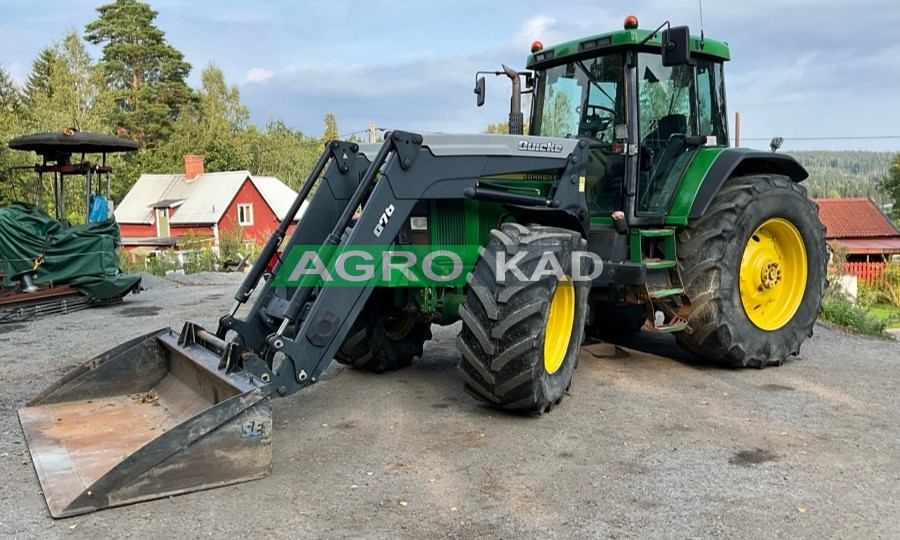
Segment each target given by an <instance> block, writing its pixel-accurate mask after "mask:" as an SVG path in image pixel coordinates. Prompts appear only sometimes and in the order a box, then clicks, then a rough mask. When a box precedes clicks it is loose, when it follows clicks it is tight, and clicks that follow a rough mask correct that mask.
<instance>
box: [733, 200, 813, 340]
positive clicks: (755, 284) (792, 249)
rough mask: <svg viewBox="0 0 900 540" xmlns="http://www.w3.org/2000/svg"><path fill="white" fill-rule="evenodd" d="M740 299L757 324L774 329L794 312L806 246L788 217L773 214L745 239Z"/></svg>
mask: <svg viewBox="0 0 900 540" xmlns="http://www.w3.org/2000/svg"><path fill="white" fill-rule="evenodd" d="M740 280H741V302H742V303H743V304H744V311H746V312H747V317H749V318H750V321H751V322H752V323H753V324H755V325H756V326H757V327H758V328H761V329H763V330H778V329H779V328H781V327H782V326H784V325H786V324H787V323H788V321H790V320H791V318H792V317H793V316H794V314H795V313H796V312H797V309H798V308H799V307H800V303H801V302H802V301H803V294H804V292H806V247H805V246H804V245H803V237H802V236H800V231H798V230H797V228H796V227H794V225H793V224H791V223H790V222H789V221H787V220H784V219H781V218H773V219H770V220H768V221H766V222H765V223H763V224H762V225H760V226H759V228H758V229H756V232H754V233H753V235H752V236H751V237H750V239H749V240H747V246H746V247H745V248H744V256H743V257H742V258H741V273H740Z"/></svg>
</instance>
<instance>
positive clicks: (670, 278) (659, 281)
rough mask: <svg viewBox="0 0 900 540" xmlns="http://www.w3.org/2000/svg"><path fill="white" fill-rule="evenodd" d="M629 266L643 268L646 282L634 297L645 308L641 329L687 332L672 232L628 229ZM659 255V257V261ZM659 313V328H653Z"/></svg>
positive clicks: (687, 302)
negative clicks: (661, 317)
mask: <svg viewBox="0 0 900 540" xmlns="http://www.w3.org/2000/svg"><path fill="white" fill-rule="evenodd" d="M629 241H630V243H631V245H630V247H631V260H632V262H636V263H640V264H643V265H644V267H645V268H646V269H647V280H646V282H645V283H644V284H643V285H641V286H640V290H639V293H638V297H639V299H640V300H642V301H643V302H644V305H645V306H646V307H647V320H646V321H645V323H644V327H645V328H647V329H650V330H655V331H657V332H666V333H671V332H681V331H682V330H685V329H686V328H687V318H688V315H690V310H691V304H690V300H689V299H688V297H687V295H685V294H684V284H683V282H682V281H681V274H680V272H679V271H678V258H677V254H676V250H675V229H674V228H671V227H667V228H660V229H637V228H634V229H631V231H630V238H629ZM660 252H661V255H662V257H659V255H660ZM658 311H659V312H662V314H663V322H662V324H656V313H657V312H658Z"/></svg>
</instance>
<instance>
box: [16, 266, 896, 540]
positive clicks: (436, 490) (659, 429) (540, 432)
mask: <svg viewBox="0 0 900 540" xmlns="http://www.w3.org/2000/svg"><path fill="white" fill-rule="evenodd" d="M239 280H240V276H239V275H233V274H232V275H228V274H201V275H193V276H178V277H176V278H173V279H162V278H156V277H153V276H148V277H147V278H146V279H145V285H146V286H147V287H148V290H146V291H144V292H142V293H141V294H140V295H138V296H129V297H127V298H126V299H125V301H124V302H123V303H121V304H119V305H116V306H111V307H106V308H95V309H90V310H86V311H82V312H78V313H76V314H72V315H65V316H56V317H48V318H45V319H40V320H36V321H31V322H27V323H18V324H6V325H0V351H2V354H0V362H2V367H3V369H2V372H0V408H2V412H3V414H2V416H0V478H2V479H3V482H2V485H3V486H4V488H3V490H2V491H0V537H9V538H48V537H49V538H55V537H73V538H97V537H100V538H126V537H137V538H147V537H156V536H158V535H159V534H174V535H177V537H179V538H199V537H222V536H224V535H227V536H229V537H249V536H263V535H265V536H269V537H278V538H280V537H288V536H291V537H296V536H300V537H304V536H315V537H327V538H343V537H352V538H356V537H366V538H398V537H399V538H421V537H429V538H431V537H450V538H510V537H525V538H585V537H613V538H648V537H665V538H713V537H716V538H718V537H737V538H778V537H782V538H816V539H818V538H900V493H898V491H900V426H898V419H900V414H898V413H900V400H898V394H897V388H898V382H900V370H898V367H900V345H898V344H897V343H896V342H888V341H878V340H872V339H868V338H862V337H857V336H853V335H850V334H847V333H844V332H842V331H840V330H836V329H834V328H832V327H830V326H824V325H819V326H817V328H816V335H815V336H814V337H813V338H812V339H811V340H809V341H808V342H807V343H806V344H805V345H804V347H803V349H802V351H801V353H802V355H801V357H799V358H797V359H793V360H791V361H789V362H787V363H785V365H784V366H783V367H781V368H769V369H766V370H762V371H758V370H733V369H721V368H718V367H714V366H710V365H707V364H706V363H704V362H703V361H701V360H699V359H696V358H694V357H692V356H690V355H688V354H686V353H684V352H683V351H681V350H680V349H678V348H677V347H676V346H675V345H674V343H673V341H672V339H671V337H669V336H655V335H648V334H646V333H644V334H642V335H641V336H638V337H636V338H631V339H629V340H626V341H622V342H619V343H617V344H607V343H600V344H595V345H590V346H587V347H584V348H583V350H582V353H581V357H580V364H579V368H578V370H577V371H576V373H575V381H574V384H573V386H572V390H571V396H569V397H567V398H566V399H565V400H563V402H562V404H561V405H560V406H559V407H557V408H556V409H554V411H553V412H552V413H551V414H549V415H545V416H543V417H541V418H523V417H520V416H513V415H509V414H504V413H501V412H498V411H495V410H493V409H490V408H487V407H483V406H481V405H479V404H478V403H477V402H475V401H474V400H473V399H472V398H471V397H469V396H468V395H467V394H465V393H464V392H463V391H462V384H461V382H460V381H459V378H458V377H457V376H456V373H455V365H456V362H457V358H458V356H457V352H456V350H455V347H454V344H453V338H454V336H455V332H456V330H457V329H456V328H455V327H449V328H443V329H441V328H435V339H434V340H433V341H432V342H430V343H429V344H428V345H427V346H426V354H425V358H424V359H422V360H419V361H417V362H416V363H414V364H413V366H412V367H411V368H409V369H406V370H403V371H400V372H396V373H389V374H385V375H380V376H377V375H371V374H366V373H359V372H355V371H351V370H344V369H342V368H341V367H339V366H332V367H331V368H329V370H328V371H327V372H326V375H325V376H324V377H323V378H322V380H321V382H320V383H318V384H316V385H315V386H313V387H311V388H309V389H307V390H305V391H303V392H300V393H298V394H296V395H293V396H290V397H287V398H284V399H279V400H276V402H275V410H274V420H275V428H276V429H275V433H274V441H273V449H274V466H273V473H272V475H271V476H270V477H268V478H266V479H264V480H260V481H256V482H250V483H246V484H241V485H236V486H230V487H225V488H221V489H216V490H210V491H205V492H199V493H192V494H188V495H183V496H179V497H174V498H169V499H163V500H158V501H151V502H147V503H143V504H137V505H132V506H127V507H122V508H113V509H109V510H104V511H101V512H97V513H94V514H90V515H85V516H77V517H74V518H69V519H62V520H54V519H52V518H51V517H50V516H49V513H48V512H47V508H46V504H45V502H44V499H43V497H42V495H41V493H40V486H39V485H38V481H37V477H36V475H35V473H34V469H33V467H32V465H31V462H30V459H29V454H28V453H27V450H26V446H25V443H24V440H23V436H22V432H21V428H20V427H19V424H18V419H17V415H16V410H17V409H18V408H20V407H21V406H23V405H24V404H25V402H26V401H27V400H28V399H30V398H31V397H33V396H34V395H35V394H37V393H38V392H39V391H40V390H41V389H43V388H44V387H45V386H47V385H49V384H50V383H51V382H53V381H54V380H55V379H57V378H58V377H60V376H61V375H62V374H63V373H65V372H66V371H67V370H68V369H70V368H72V367H74V366H76V365H78V364H80V363H81V362H83V361H85V360H87V359H88V358H90V357H91V356H93V355H96V354H98V353H99V352H102V351H103V350H106V349H107V348H109V347H112V346H113V345H115V344H117V343H118V342H120V341H124V340H125V339H127V338H130V337H133V336H136V335H139V334H142V333H145V332H147V331H151V330H154V329H157V328H160V327H164V326H173V327H175V328H180V326H181V324H182V322H183V321H184V320H193V321H196V322H199V323H201V324H203V325H205V326H207V327H213V326H214V325H215V321H216V319H217V318H218V316H219V315H220V314H221V313H222V312H224V311H225V310H227V309H228V307H230V305H231V303H232V300H231V295H232V293H233V291H234V289H235V288H236V287H237V285H238V283H239Z"/></svg>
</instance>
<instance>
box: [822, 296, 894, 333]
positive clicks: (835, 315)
mask: <svg viewBox="0 0 900 540" xmlns="http://www.w3.org/2000/svg"><path fill="white" fill-rule="evenodd" d="M819 316H820V317H821V318H822V319H824V320H826V321H829V322H832V323H834V324H837V325H840V326H843V327H845V328H847V329H849V330H852V331H854V332H857V333H860V334H863V335H866V336H873V337H880V338H883V337H887V335H886V334H885V332H884V329H885V327H886V324H885V322H884V321H882V320H880V319H878V318H876V317H873V316H871V315H869V314H868V313H867V312H866V311H864V310H862V309H860V308H859V307H857V306H855V305H853V301H852V300H850V299H849V298H847V296H846V295H845V294H844V292H843V291H842V290H840V289H839V288H838V287H836V286H834V285H833V284H829V285H828V287H827V288H826V289H825V296H824V297H823V298H822V313H821V314H820V315H819Z"/></svg>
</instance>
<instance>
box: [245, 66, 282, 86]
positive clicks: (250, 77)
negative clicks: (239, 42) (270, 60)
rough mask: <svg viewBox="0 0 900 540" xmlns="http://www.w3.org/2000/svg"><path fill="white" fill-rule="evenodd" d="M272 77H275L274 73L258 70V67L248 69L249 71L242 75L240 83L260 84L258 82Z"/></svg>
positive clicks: (263, 69) (262, 69)
mask: <svg viewBox="0 0 900 540" xmlns="http://www.w3.org/2000/svg"><path fill="white" fill-rule="evenodd" d="M274 76H275V72H274V71H271V70H268V69H265V68H260V67H255V68H250V70H248V71H247V73H246V74H245V75H244V78H243V79H242V80H241V83H260V82H263V81H266V80H268V79H271V78H272V77H274Z"/></svg>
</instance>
